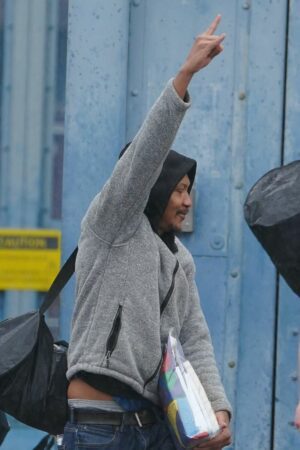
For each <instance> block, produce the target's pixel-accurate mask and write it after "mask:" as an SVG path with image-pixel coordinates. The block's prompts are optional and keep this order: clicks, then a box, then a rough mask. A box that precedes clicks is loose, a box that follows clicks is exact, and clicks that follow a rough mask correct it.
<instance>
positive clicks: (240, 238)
mask: <svg viewBox="0 0 300 450" xmlns="http://www.w3.org/2000/svg"><path fill="white" fill-rule="evenodd" d="M299 6H300V4H299V0H294V1H290V2H289V1H286V0H273V1H269V2H264V1H262V0H261V1H255V2H250V1H238V0H236V1H231V2H222V1H217V0H215V1H208V0H203V1H201V2H200V1H196V0H185V1H183V0H182V1H180V0H172V1H171V0H165V1H163V2H161V1H159V0H151V1H150V0H148V1H146V0H133V1H131V2H128V1H125V0H124V1H118V2H109V5H108V2H104V1H90V2H89V3H88V5H87V3H86V2H84V1H83V0H71V2H70V7H71V9H70V33H69V38H70V42H69V56H68V58H69V65H68V67H69V72H68V82H67V98H68V108H67V128H66V143H67V148H66V159H65V166H64V167H65V180H64V246H65V254H67V253H68V252H69V251H70V250H71V248H72V247H73V246H74V245H75V243H76V240H77V237H78V234H79V222H80V218H81V217H82V214H83V212H84V211H85V209H86V207H87V205H88V203H89V201H90V200H91V199H92V197H93V195H94V194H95V193H96V192H97V190H98V189H99V188H100V187H101V186H102V185H103V183H104V181H105V180H106V178H107V177H108V176H109V174H110V172H111V169H112V167H113V165H114V163H115V161H116V158H117V154H118V152H119V149H120V148H121V147H122V145H123V144H124V143H126V142H127V141H129V140H130V139H131V138H132V137H133V136H134V134H135V133H136V131H137V129H138V128H139V126H140V124H141V123H142V120H143V118H144V117H145V114H146V112H147V110H148V109H149V107H150V106H151V105H152V103H153V101H154V100H155V99H156V97H157V96H158V94H159V93H160V91H161V89H162V88H163V86H164V84H165V82H166V81H167V80H168V79H169V78H170V77H171V76H173V75H174V74H175V73H176V70H177V69H178V68H179V66H180V63H181V62H182V60H183V58H184V57H185V55H186V52H187V51H188V49H189V47H190V45H191V43H192V40H193V37H194V36H195V35H196V34H198V33H199V32H200V31H201V30H203V29H205V27H206V26H207V24H208V23H209V22H210V21H211V20H212V18H213V17H214V16H215V15H216V14H217V13H221V14H222V16H223V19H222V24H221V26H220V31H221V32H223V31H225V32H226V33H227V37H226V42H225V50H224V53H223V54H222V56H221V57H219V58H218V59H217V60H216V61H214V62H213V64H211V66H210V67H209V68H207V69H206V70H205V71H203V72H202V73H201V74H200V75H198V76H197V77H196V78H195V80H193V83H192V86H191V89H190V91H191V95H192V100H193V106H192V109H191V110H190V111H189V112H188V114H187V117H186V119H185V121H184V124H183V126H182V128H181V129H180V132H179V134H178V137H177V139H176V141H175V143H174V148H176V149H178V150H179V151H181V152H183V153H186V154H188V155H191V156H192V157H193V158H195V159H197V161H198V167H199V169H198V174H197V179H196V201H195V230H194V232H193V233H191V234H189V235H185V236H183V240H184V242H185V243H186V245H187V246H188V247H189V249H190V250H191V252H192V254H193V255H194V258H195V262H196V266H197V284H198V287H199V290H200V294H201V299H202V304H203V308H204V310H205V312H206V315H207V319H208V323H209V325H210V329H211V332H212V337H213V341H214V344H215V349H216V357H217V361H218V364H219V367H220V370H221V373H222V376H223V380H224V383H225V386H226V389H227V392H228V394H229V397H230V399H231V401H232V404H233V407H234V421H233V430H234V444H233V446H232V449H233V448H234V449H235V450H270V449H271V448H272V449H273V448H274V449H275V448H276V450H283V449H289V450H290V449H294V448H295V449H296V448H298V446H299V443H300V437H299V436H298V435H297V433H296V432H295V431H294V430H293V428H292V427H291V425H290V424H289V422H290V421H291V420H292V417H293V413H294V406H295V403H296V388H295V385H296V383H295V381H293V382H292V381H291V382H288V381H289V380H290V379H289V375H288V374H287V371H289V370H290V369H287V366H291V370H292V369H293V370H294V369H295V368H296V345H297V344H296V341H297V339H296V338H295V336H297V333H298V331H297V330H299V302H298V303H297V302H296V299H295V298H293V296H292V294H291V293H290V292H289V291H288V289H287V288H286V287H285V286H283V285H282V282H281V281H280V289H279V292H278V291H277V281H276V280H277V278H276V273H275V270H274V268H273V266H272V264H271V262H270V260H269V259H268V257H267V256H266V255H265V254H264V252H263V251H262V249H261V248H260V246H259V244H258V243H257V242H256V240H255V238H254V237H253V236H252V234H251V232H250V231H249V230H248V229H247V227H246V225H245V224H244V220H243V213H242V207H243V202H244V199H245V196H246V194H247V192H248V190H249V188H250V187H251V186H252V184H253V183H254V182H255V181H256V180H257V179H258V178H259V177H260V176H261V175H263V174H264V173H265V172H266V171H268V170H269V169H271V168H273V167H275V166H278V165H280V164H281V162H282V161H290V160H292V159H295V158H297V157H299V145H298V149H297V143H298V140H299V139H298V137H299V130H298V129H297V126H296V123H299V98H298V93H295V90H298V91H299V83H298V81H299V80H298V79H297V74H298V73H299V53H297V52H299V50H298V48H297V46H296V42H297V40H298V41H299ZM108 24H109V25H108ZM288 37H289V41H287V39H288ZM287 42H288V45H287ZM287 51H288V53H287ZM72 289H73V287H72V288H70V290H69V291H68V293H67V296H66V299H65V305H66V306H65V310H64V315H63V320H64V322H63V323H64V325H65V327H64V333H65V335H66V336H67V335H68V329H69V323H70V316H71V311H72V298H73V297H72ZM287 302H290V304H291V306H290V309H289V307H288V305H287ZM290 329H292V335H289V333H290V332H289V331H287V330H290ZM295 330H296V331H295ZM288 336H292V337H290V338H288ZM286 399H288V401H285V400H286Z"/></svg>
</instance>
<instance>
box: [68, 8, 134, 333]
mask: <svg viewBox="0 0 300 450" xmlns="http://www.w3.org/2000/svg"><path fill="white" fill-rule="evenodd" d="M128 22H129V5H128V1H127V0H121V1H119V2H107V1H104V0H101V1H99V0H91V1H89V2H86V1H85V0H71V1H70V4H69V30H68V36H69V42H68V68H67V106H66V127H65V136H66V137H65V158H64V194H63V197H64V202H63V236H64V239H63V242H64V255H65V257H67V256H68V254H69V253H70V252H71V251H72V250H73V248H74V247H75V246H76V244H77V241H78V236H79V229H80V222H81V219H82V216H83V214H84V212H85V210H86V209H87V206H88V204H89V202H90V201H91V200H92V198H93V196H94V195H95V194H96V193H97V192H98V191H99V190H100V188H101V186H102V185H103V184H104V182H105V180H106V179H107V177H108V176H109V174H110V172H111V171H112V168H113V165H114V163H115V161H116V159H117V155H118V153H119V150H120V148H121V147H122V146H123V144H124V137H125V111H126V88H127V51H128ZM73 289H74V283H69V285H68V287H67V288H66V290H65V295H64V298H63V301H62V305H61V306H62V310H63V312H62V334H63V336H64V337H68V335H69V328H70V318H71V315H72V309H73V298H74V293H73Z"/></svg>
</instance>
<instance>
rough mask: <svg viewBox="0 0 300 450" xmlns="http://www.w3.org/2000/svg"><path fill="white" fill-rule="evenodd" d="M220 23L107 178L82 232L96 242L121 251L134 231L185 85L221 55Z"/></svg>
mask: <svg viewBox="0 0 300 450" xmlns="http://www.w3.org/2000/svg"><path fill="white" fill-rule="evenodd" d="M219 22H220V16H217V17H216V19H215V20H214V21H213V22H212V24H211V25H210V27H209V28H208V29H207V30H206V31H205V32H204V33H203V34H201V35H200V36H198V37H197V38H196V39H195V42H194V44H193V46H192V48H191V50H190V52H189V54H188V56H187V58H186V60H185V62H184V63H183V64H182V66H181V68H180V70H179V72H178V74H177V75H176V77H175V78H174V79H173V81H170V82H169V83H168V85H167V87H166V89H165V90H164V91H163V93H162V94H161V95H160V97H159V98H158V100H157V101H156V102H155V104H154V106H153V107H152V108H151V110H150V112H149V113H148V115H147V117H146V119H145V121H144V123H143V125H142V127H141V129H140V130H139V132H138V133H137V135H136V136H135V138H134V139H133V141H132V144H131V145H130V146H129V148H128V149H127V150H126V152H125V154H124V155H123V156H122V158H121V159H120V160H119V161H118V163H117V164H116V166H115V169H114V171H113V174H112V176H111V177H110V179H109V180H108V182H107V183H106V184H105V186H104V188H103V189H102V191H101V193H100V194H98V195H97V196H96V197H95V199H94V200H93V202H92V203H91V206H90V208H89V210H88V213H87V215H86V217H85V218H84V220H83V226H89V228H91V229H92V231H93V232H94V233H95V234H96V235H97V236H98V237H99V238H100V239H102V240H105V241H106V242H108V243H111V244H115V245H120V244H123V243H124V242H126V240H127V239H129V238H130V236H131V235H132V234H133V233H134V232H135V230H136V229H137V226H138V224H139V222H140V220H141V218H142V215H143V211H144V209H145V206H146V203H147V200H148V197H149V194H150V190H151V188H152V186H153V185H154V183H155V182H156V180H157V178H158V176H159V173H160V171H161V168H162V164H163V162H164V160H165V158H166V157H167V154H168V152H169V150H170V147H171V145H172V143H173V141H174V139H175V136H176V133H177V130H178V128H179V126H180V124H181V121H182V119H183V117H184V114H185V111H186V109H187V108H188V107H189V96H188V94H187V88H188V85H189V83H190V81H191V79H192V77H193V76H194V74H195V73H196V72H198V71H199V70H201V69H202V68H203V67H205V66H206V65H207V64H209V63H210V61H211V60H212V59H213V58H214V56H216V55H217V54H219V53H220V52H221V51H222V47H221V42H222V41H223V39H224V37H225V35H220V36H215V35H214V34H213V33H214V32H215V30H216V28H217V26H218V23H219Z"/></svg>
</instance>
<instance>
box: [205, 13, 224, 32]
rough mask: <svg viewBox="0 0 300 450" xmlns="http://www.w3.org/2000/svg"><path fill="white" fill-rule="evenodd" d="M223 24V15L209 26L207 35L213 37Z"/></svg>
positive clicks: (218, 16)
mask: <svg viewBox="0 0 300 450" xmlns="http://www.w3.org/2000/svg"><path fill="white" fill-rule="evenodd" d="M220 22H221V15H220V14H218V15H217V17H216V18H215V19H214V20H213V21H212V23H211V24H210V25H209V27H208V28H207V30H206V31H205V34H209V35H212V34H214V32H215V31H216V29H217V27H218V25H219V23H220Z"/></svg>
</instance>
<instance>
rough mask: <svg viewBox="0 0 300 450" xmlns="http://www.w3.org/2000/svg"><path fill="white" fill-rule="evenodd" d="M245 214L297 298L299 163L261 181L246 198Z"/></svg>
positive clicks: (299, 269)
mask: <svg viewBox="0 0 300 450" xmlns="http://www.w3.org/2000/svg"><path fill="white" fill-rule="evenodd" d="M244 214H245V219H246V222H247V223H248V225H249V227H250V229H251V230H252V231H253V233H254V234H255V236H256V237H257V239H258V240H259V242H260V243H261V245H262V246H263V247H264V249H265V250H266V251H267V253H268V254H269V256H270V258H271V259H272V261H273V263H274V264H275V266H276V268H277V270H278V271H279V273H280V274H281V275H282V276H283V278H284V279H285V281H286V282H287V283H288V285H289V286H290V287H291V288H292V289H293V291H294V292H295V293H296V294H298V295H299V296H300V161H294V162H292V163H290V164H287V165H286V166H282V167H280V168H278V169H273V170H271V171H270V172H268V173H266V174H265V175H264V176H263V177H262V178H260V180H258V181H257V183H255V185H254V186H253V187H252V188H251V190H250V192H249V194H248V196H247V198H246V201H245V205H244Z"/></svg>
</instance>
